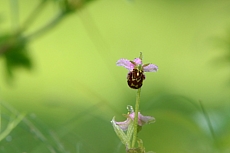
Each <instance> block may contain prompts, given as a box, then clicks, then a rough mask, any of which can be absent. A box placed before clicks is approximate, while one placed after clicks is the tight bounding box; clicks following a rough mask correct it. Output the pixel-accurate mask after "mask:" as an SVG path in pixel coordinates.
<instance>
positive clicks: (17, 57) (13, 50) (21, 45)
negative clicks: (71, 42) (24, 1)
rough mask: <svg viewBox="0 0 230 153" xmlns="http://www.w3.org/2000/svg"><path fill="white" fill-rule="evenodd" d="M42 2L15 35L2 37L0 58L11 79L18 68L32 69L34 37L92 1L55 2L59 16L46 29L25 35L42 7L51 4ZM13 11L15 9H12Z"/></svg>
mask: <svg viewBox="0 0 230 153" xmlns="http://www.w3.org/2000/svg"><path fill="white" fill-rule="evenodd" d="M40 1H41V2H40V3H39V4H38V6H37V7H36V8H34V11H33V12H32V13H31V14H30V15H29V18H28V19H27V20H26V21H25V23H24V24H23V25H22V26H21V27H17V29H15V32H13V33H12V32H11V31H9V33H7V34H1V35H0V57H3V58H4V59H5V65H6V69H7V73H8V75H9V76H10V77H12V76H13V71H14V70H15V69H17V68H18V67H22V68H26V69H30V68H31V67H32V60H31V58H30V56H29V55H28V52H29V50H28V44H29V41H31V37H32V36H33V39H34V37H37V36H38V35H41V34H45V33H46V32H47V31H48V30H50V29H51V28H53V27H54V26H56V25H57V24H58V23H59V22H60V21H61V20H62V19H63V18H65V17H66V16H67V15H68V14H71V13H74V12H76V11H78V10H80V9H82V8H83V7H84V6H85V5H86V4H87V3H88V2H90V1H92V0H53V2H54V5H56V3H57V4H58V5H59V6H60V9H59V11H60V12H59V14H58V16H57V17H55V18H53V19H51V21H50V22H49V23H48V24H46V25H45V26H44V27H41V28H38V29H37V30H35V31H34V33H32V34H30V35H29V36H26V35H24V33H25V32H26V29H27V28H28V26H29V25H30V24H31V22H32V20H35V18H36V16H37V14H39V11H42V7H44V6H45V4H46V3H47V2H50V1H49V0H40ZM12 2H13V3H14V6H15V5H16V6H15V7H18V2H16V1H12ZM19 3H20V2H19ZM12 9H15V8H13V7H12ZM12 12H14V11H12ZM14 13H15V14H14V15H15V16H17V12H14ZM15 18H17V17H15ZM13 24H15V23H13ZM34 35H35V36H34Z"/></svg>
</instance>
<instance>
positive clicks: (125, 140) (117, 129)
mask: <svg viewBox="0 0 230 153" xmlns="http://www.w3.org/2000/svg"><path fill="white" fill-rule="evenodd" d="M111 123H112V125H113V128H114V131H115V132H116V134H117V136H118V137H119V139H120V140H121V142H122V143H123V144H124V145H125V146H130V143H129V139H128V137H127V136H126V134H125V132H124V131H123V130H122V129H121V128H120V127H119V126H118V125H117V124H116V123H115V117H113V119H112V121H111Z"/></svg>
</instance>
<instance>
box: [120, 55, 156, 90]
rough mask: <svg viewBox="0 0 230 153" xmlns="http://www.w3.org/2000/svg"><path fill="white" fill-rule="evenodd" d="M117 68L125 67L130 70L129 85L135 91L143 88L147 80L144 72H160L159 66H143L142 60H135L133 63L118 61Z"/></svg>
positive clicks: (124, 60) (126, 60)
mask: <svg viewBox="0 0 230 153" xmlns="http://www.w3.org/2000/svg"><path fill="white" fill-rule="evenodd" d="M117 66H123V67H124V68H126V69H128V70H129V73H128V76H127V83H128V85H129V87H130V88H133V89H139V88H140V87H141V86H142V84H143V80H144V79H145V75H144V72H156V71H157V70H158V66H156V65H154V64H142V59H141V58H135V59H134V60H133V61H130V60H128V59H124V58H122V59H119V60H118V61H117Z"/></svg>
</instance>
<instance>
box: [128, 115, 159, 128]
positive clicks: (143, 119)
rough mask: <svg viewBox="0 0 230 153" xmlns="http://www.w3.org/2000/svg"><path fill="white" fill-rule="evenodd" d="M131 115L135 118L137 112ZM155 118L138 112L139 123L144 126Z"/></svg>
mask: <svg viewBox="0 0 230 153" xmlns="http://www.w3.org/2000/svg"><path fill="white" fill-rule="evenodd" d="M129 117H130V118H131V119H132V120H134V117H135V113H134V112H133V113H131V114H129ZM154 121H155V118H154V117H152V116H144V115H142V114H141V113H140V112H138V125H139V126H143V125H144V124H148V123H153V122H154Z"/></svg>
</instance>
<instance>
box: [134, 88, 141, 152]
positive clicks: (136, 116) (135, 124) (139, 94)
mask: <svg viewBox="0 0 230 153" xmlns="http://www.w3.org/2000/svg"><path fill="white" fill-rule="evenodd" d="M140 97H141V88H139V89H138V90H137V95H136V105H135V117H134V131H133V132H134V133H133V141H132V148H134V147H135V143H136V139H137V128H138V112H139V104H140Z"/></svg>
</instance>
